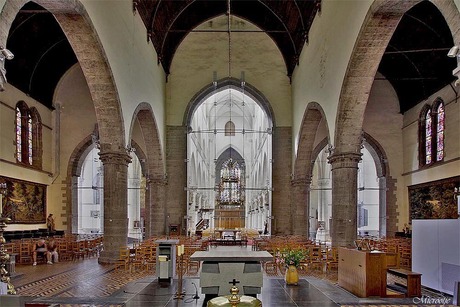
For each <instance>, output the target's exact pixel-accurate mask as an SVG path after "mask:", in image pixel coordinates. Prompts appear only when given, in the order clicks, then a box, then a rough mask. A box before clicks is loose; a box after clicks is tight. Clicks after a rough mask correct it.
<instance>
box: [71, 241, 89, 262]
mask: <svg viewBox="0 0 460 307" xmlns="http://www.w3.org/2000/svg"><path fill="white" fill-rule="evenodd" d="M85 245H86V243H85V241H74V242H72V260H74V261H75V260H78V259H80V258H81V259H85V255H86V247H85Z"/></svg>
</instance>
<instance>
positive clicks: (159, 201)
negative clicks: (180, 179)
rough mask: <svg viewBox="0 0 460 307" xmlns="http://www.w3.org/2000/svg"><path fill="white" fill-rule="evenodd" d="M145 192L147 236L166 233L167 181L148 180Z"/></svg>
mask: <svg viewBox="0 0 460 307" xmlns="http://www.w3.org/2000/svg"><path fill="white" fill-rule="evenodd" d="M147 187H148V189H147V191H146V193H145V198H146V206H145V218H146V219H145V237H146V238H150V237H151V236H158V235H164V234H165V231H166V224H165V223H166V205H165V197H166V194H165V187H166V181H165V180H164V179H163V178H161V179H150V180H148V181H147Z"/></svg>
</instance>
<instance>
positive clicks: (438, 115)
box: [419, 99, 445, 166]
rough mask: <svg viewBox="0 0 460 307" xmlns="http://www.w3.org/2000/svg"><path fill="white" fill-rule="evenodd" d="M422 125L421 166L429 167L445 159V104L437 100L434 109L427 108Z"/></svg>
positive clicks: (423, 114)
mask: <svg viewBox="0 0 460 307" xmlns="http://www.w3.org/2000/svg"><path fill="white" fill-rule="evenodd" d="M420 123H421V125H420V150H419V157H420V166H429V165H432V164H434V163H436V162H440V161H442V160H443V159H444V154H445V153H444V129H445V110H444V102H443V101H442V100H441V99H437V101H436V102H435V103H434V105H433V107H430V106H428V105H427V106H425V107H424V108H423V110H422V112H421V119H420Z"/></svg>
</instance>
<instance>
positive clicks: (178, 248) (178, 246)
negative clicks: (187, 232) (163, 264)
mask: <svg viewBox="0 0 460 307" xmlns="http://www.w3.org/2000/svg"><path fill="white" fill-rule="evenodd" d="M176 249H177V256H180V245H177V246H176Z"/></svg>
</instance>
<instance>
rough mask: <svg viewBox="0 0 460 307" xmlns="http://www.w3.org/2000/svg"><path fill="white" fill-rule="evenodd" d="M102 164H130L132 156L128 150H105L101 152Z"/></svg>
mask: <svg viewBox="0 0 460 307" xmlns="http://www.w3.org/2000/svg"><path fill="white" fill-rule="evenodd" d="M99 158H100V159H101V161H102V164H104V165H105V164H117V165H126V166H128V164H129V163H131V157H130V156H129V155H128V154H127V153H126V152H119V151H104V152H100V153H99Z"/></svg>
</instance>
